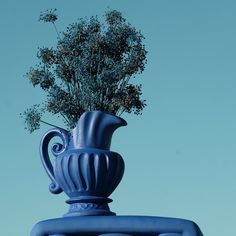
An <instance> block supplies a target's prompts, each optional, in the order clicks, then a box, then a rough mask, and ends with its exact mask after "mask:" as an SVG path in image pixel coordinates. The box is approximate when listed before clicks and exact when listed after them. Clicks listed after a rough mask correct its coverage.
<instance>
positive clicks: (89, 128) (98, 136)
mask: <svg viewBox="0 0 236 236" xmlns="http://www.w3.org/2000/svg"><path fill="white" fill-rule="evenodd" d="M126 125H127V122H126V121H125V120H124V119H122V118H120V117H118V116H114V115H112V114H110V113H108V112H102V111H88V112H85V113H84V114H83V115H82V116H81V117H80V119H79V121H78V124H77V126H76V127H75V128H74V129H73V130H72V133H71V140H70V141H71V142H72V143H71V144H72V145H73V146H74V148H88V147H89V148H97V149H103V150H110V145H111V139H112V135H113V133H114V131H115V130H116V129H117V128H119V127H121V126H126Z"/></svg>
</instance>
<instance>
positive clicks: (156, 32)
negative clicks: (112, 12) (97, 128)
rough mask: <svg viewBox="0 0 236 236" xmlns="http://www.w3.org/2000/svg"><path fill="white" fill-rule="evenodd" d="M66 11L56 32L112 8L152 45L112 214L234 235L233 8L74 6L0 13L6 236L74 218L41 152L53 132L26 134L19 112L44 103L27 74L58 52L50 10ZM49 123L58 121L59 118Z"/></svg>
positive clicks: (124, 143)
mask: <svg viewBox="0 0 236 236" xmlns="http://www.w3.org/2000/svg"><path fill="white" fill-rule="evenodd" d="M49 8H57V9H58V13H59V21H58V24H57V25H58V28H59V30H61V31H62V30H64V29H65V28H66V26H67V25H68V24H69V23H72V22H74V21H76V20H77V18H79V17H85V16H88V17H89V16H92V15H98V16H102V15H103V13H104V12H105V11H106V10H108V9H117V10H120V11H122V12H123V15H124V17H126V19H127V20H128V21H129V22H130V23H131V24H132V25H133V26H135V27H136V28H137V29H140V30H141V32H142V33H143V34H144V36H145V37H146V39H145V44H146V48H147V50H148V63H147V66H146V70H145V71H144V73H143V74H142V75H141V76H139V78H137V82H140V83H142V84H143V98H145V99H146V100H147V104H148V106H147V107H146V109H145V111H144V112H143V115H142V116H134V115H124V116H123V118H125V119H126V120H127V122H128V126H127V127H125V128H121V129H119V130H118V131H117V132H116V134H115V135H114V138H113V142H112V150H114V151H117V152H119V153H120V154H121V155H122V156H123V158H124V160H125V163H126V171H125V175H124V178H123V180H122V182H121V184H120V185H119V186H118V188H117V190H116V191H115V192H114V193H113V194H112V196H111V197H112V198H113V200H114V202H113V203H112V204H111V209H112V210H113V211H115V212H117V214H120V215H154V216H169V217H179V218H187V219H191V220H193V221H195V222H196V223H198V225H199V226H200V227H201V229H202V231H203V233H204V234H205V235H209V236H220V235H236V228H235V223H236V217H235V214H236V203H235V199H236V184H235V181H236V145H235V144H236V79H235V78H236V69H235V68H236V67H235V65H236V46H235V42H236V27H235V23H236V14H235V9H236V2H235V1H233V0H225V1H219V0H214V1H211V0H198V1H192V0H168V1H167V0H149V1H142V0H140V1H137V0H129V1H125V0H119V1H118V0H114V1H111V0H110V1H109V0H100V1H95V0H93V1H92V0H87V1H81V0H80V1H79V0H70V1H62V0H57V1H46V0H41V1H26V0H22V1H16V0H9V1H5V2H2V4H1V8H0V18H1V20H0V29H1V37H0V42H1V43H0V78H1V86H0V98H1V99H0V110H1V122H0V129H1V132H0V142H1V144H0V147H1V165H0V180H1V198H0V199H1V203H0V204H1V208H0V209H1V229H0V231H1V235H27V234H29V232H30V230H31V228H32V227H33V225H34V224H35V223H36V222H38V221H40V220H43V219H48V218H54V217H60V216H61V215H63V214H64V213H65V212H66V211H67V205H66V204H65V202H64V201H65V200H66V199H67V197H66V196H65V195H63V194H61V195H59V196H54V195H51V194H50V193H49V192H48V184H49V183H50V181H49V179H48V177H47V176H46V173H45V172H44V170H43V167H42V165H41V163H40V158H39V153H38V146H39V142H40V139H41V137H42V135H43V133H44V132H45V131H46V130H47V129H48V127H46V126H43V127H42V129H41V130H40V131H37V132H35V133H33V134H31V135H30V134H28V133H27V132H26V131H25V130H24V129H23V127H24V124H23V121H22V120H21V119H20V118H19V113H20V112H22V111H24V110H25V109H26V108H27V107H29V106H31V105H32V104H34V103H39V102H41V101H43V99H44V94H43V93H42V92H41V91H40V90H37V89H33V88H32V87H31V85H30V84H29V82H28V81H27V80H26V78H24V77H23V75H24V74H25V73H26V72H27V71H28V69H29V67H30V66H33V65H34V64H35V63H36V62H37V60H36V51H37V47H38V46H53V45H55V43H56V34H55V32H54V30H53V28H52V26H51V25H47V24H43V23H40V22H38V16H39V14H40V12H41V11H44V10H45V9H49ZM48 119H49V121H52V122H54V121H55V122H57V121H56V120H54V118H53V119H52V118H50V117H49V118H48Z"/></svg>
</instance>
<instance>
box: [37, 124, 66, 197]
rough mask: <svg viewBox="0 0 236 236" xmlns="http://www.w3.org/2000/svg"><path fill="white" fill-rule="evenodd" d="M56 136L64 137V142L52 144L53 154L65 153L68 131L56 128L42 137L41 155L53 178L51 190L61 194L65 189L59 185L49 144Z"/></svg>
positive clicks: (49, 174) (47, 170)
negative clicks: (50, 155)
mask: <svg viewBox="0 0 236 236" xmlns="http://www.w3.org/2000/svg"><path fill="white" fill-rule="evenodd" d="M54 137H59V138H61V139H62V142H63V144H61V143H54V144H53V145H52V150H51V151H52V154H53V155H54V156H55V157H56V156H58V155H60V154H61V153H63V152H64V151H65V150H66V149H67V146H68V131H67V130H63V129H58V128H54V129H51V130H49V131H48V132H47V133H46V134H45V135H44V136H43V137H42V139H41V142H40V157H41V161H42V164H43V167H44V169H45V171H46V173H47V175H48V177H49V178H50V179H51V181H52V183H51V184H50V185H49V190H50V192H51V193H54V194H59V193H61V192H62V191H63V190H62V189H61V187H60V186H59V184H58V183H57V181H56V178H55V175H54V170H53V166H52V163H51V161H50V157H49V153H48V145H49V142H50V141H51V140H52V138H54Z"/></svg>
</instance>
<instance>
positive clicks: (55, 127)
mask: <svg viewBox="0 0 236 236" xmlns="http://www.w3.org/2000/svg"><path fill="white" fill-rule="evenodd" d="M40 122H42V123H44V124H46V125H49V126H52V127H55V128H58V129H63V128H61V127H59V126H56V125H53V124H51V123H48V122H46V121H44V120H40ZM63 130H65V129H63ZM66 131H68V130H66Z"/></svg>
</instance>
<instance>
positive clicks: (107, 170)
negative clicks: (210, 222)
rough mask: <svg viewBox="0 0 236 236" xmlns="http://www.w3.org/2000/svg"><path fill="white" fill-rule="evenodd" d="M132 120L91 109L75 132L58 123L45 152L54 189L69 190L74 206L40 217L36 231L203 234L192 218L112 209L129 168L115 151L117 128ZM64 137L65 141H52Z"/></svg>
mask: <svg viewBox="0 0 236 236" xmlns="http://www.w3.org/2000/svg"><path fill="white" fill-rule="evenodd" d="M125 125H127V123H126V121H125V120H124V119H122V118H120V117H117V116H114V115H111V114H109V113H106V112H101V111H89V112H85V113H84V114H83V115H82V116H81V117H80V119H79V121H78V124H77V126H76V127H75V128H74V129H73V130H71V131H70V132H68V131H66V130H63V129H59V128H54V129H51V130H49V131H48V132H47V133H46V134H45V135H44V136H43V138H42V141H41V144H40V155H41V160H42V164H43V166H44V168H45V170H46V173H47V174H48V176H49V178H50V179H51V181H52V183H51V184H50V186H49V190H50V191H51V192H52V193H54V194H58V193H61V192H62V191H63V192H65V193H66V194H67V195H68V197H69V199H68V200H67V201H66V202H67V203H68V204H69V205H70V208H69V211H68V212H67V213H66V214H65V215H64V216H63V217H62V218H57V219H50V220H46V221H42V222H39V223H37V224H36V225H35V226H34V228H33V230H32V231H31V236H77V235H103V236H129V235H150V236H152V235H160V236H202V233H201V231H200V229H199V227H198V226H197V225H196V224H195V223H194V222H192V221H188V220H184V219H176V218H164V217H152V216H116V215H115V213H114V212H112V211H110V209H109V206H108V203H109V202H111V201H112V200H111V199H109V198H108V197H109V195H110V194H111V193H112V192H113V191H114V190H115V188H116V187H117V186H118V184H119V183H120V181H121V179H122V176H123V173H124V161H123V159H122V157H121V156H120V155H119V154H118V153H116V152H113V151H110V144H111V139H112V134H113V132H114V131H115V130H116V129H117V128H119V127H121V126H125ZM56 136H58V137H60V138H61V139H62V142H63V144H60V143H56V144H53V145H52V154H53V155H54V157H55V161H54V165H53V164H52V163H51V161H50V156H49V153H48V147H49V143H50V141H51V140H52V138H54V137H56Z"/></svg>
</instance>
